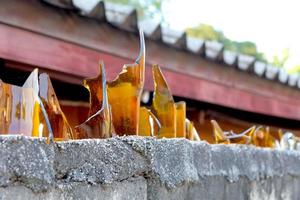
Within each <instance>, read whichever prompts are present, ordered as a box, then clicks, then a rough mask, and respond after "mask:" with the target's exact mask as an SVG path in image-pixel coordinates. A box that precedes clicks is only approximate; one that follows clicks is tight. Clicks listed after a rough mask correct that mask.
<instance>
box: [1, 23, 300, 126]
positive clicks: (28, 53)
mask: <svg viewBox="0 0 300 200" xmlns="http://www.w3.org/2000/svg"><path fill="white" fill-rule="evenodd" d="M137 53H138V52H137ZM0 57H1V58H3V59H6V60H10V61H14V62H20V63H24V64H27V65H29V66H37V67H41V68H44V69H48V70H50V71H55V72H60V73H62V74H64V75H65V76H66V77H67V76H73V77H77V78H78V79H80V78H83V77H89V76H95V75H96V74H97V70H98V66H97V63H98V61H99V60H103V61H104V62H105V64H106V68H107V76H108V79H109V80H111V79H112V78H114V77H115V75H116V74H117V73H118V72H119V71H120V70H121V68H122V65H123V64H125V63H132V62H133V60H131V59H127V58H123V57H119V56H116V55H112V54H110V53H105V52H101V51H96V50H93V49H90V48H87V47H82V46H80V45H76V44H73V43H70V42H65V41H62V40H59V39H55V38H51V37H48V36H44V35H41V34H38V33H34V32H30V31H27V30H23V29H20V28H16V27H12V26H9V25H5V24H0ZM150 70H151V68H150V67H149V66H147V68H146V83H145V88H146V89H148V90H152V88H153V83H152V75H151V71H150ZM163 72H164V75H165V76H166V79H167V81H168V83H169V85H170V88H171V90H172V92H173V94H174V95H176V96H181V97H186V98H190V99H195V100H199V101H204V102H209V103H213V104H218V105H223V106H226V107H230V108H235V109H240V110H245V111H250V112H256V113H261V114H266V115H271V116H277V117H283V118H288V119H296V120H300V101H299V100H298V99H293V98H290V100H289V101H287V100H286V99H285V100H284V101H282V100H280V99H276V98H270V97H267V96H264V95H259V94H255V93H253V92H249V91H247V90H242V89H239V88H235V87H228V86H227V85H224V84H219V83H216V82H215V81H209V80H207V79H202V78H197V77H195V76H190V75H187V74H184V73H178V72H174V71H170V70H166V69H164V70H163ZM0 73H1V72H0ZM52 78H55V77H52ZM66 80H67V79H66Z"/></svg>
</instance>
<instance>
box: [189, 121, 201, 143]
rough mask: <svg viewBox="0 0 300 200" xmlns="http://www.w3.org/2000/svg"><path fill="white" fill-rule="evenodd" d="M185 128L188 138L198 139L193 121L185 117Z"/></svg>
mask: <svg viewBox="0 0 300 200" xmlns="http://www.w3.org/2000/svg"><path fill="white" fill-rule="evenodd" d="M185 127H186V128H185V129H186V134H185V136H186V138H187V139H189V140H193V141H200V137H199V134H198V132H197V130H196V129H195V127H194V125H193V123H192V122H191V121H190V120H188V119H185Z"/></svg>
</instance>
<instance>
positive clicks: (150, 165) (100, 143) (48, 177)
mask: <svg viewBox="0 0 300 200" xmlns="http://www.w3.org/2000/svg"><path fill="white" fill-rule="evenodd" d="M299 169H300V153H299V152H296V151H281V150H272V149H268V148H256V147H252V146H246V145H209V144H207V143H205V142H193V141H188V140H186V139H160V140H157V139H154V138H146V137H137V136H128V137H116V138H110V139H105V140H100V139H94V140H91V139H88V140H77V141H68V142H59V143H54V144H49V145H48V144H46V141H45V140H44V139H33V138H28V137H23V136H0V187H6V186H12V185H24V186H26V187H28V188H30V189H31V190H33V191H36V192H38V191H47V190H49V189H50V188H52V187H54V186H56V185H57V184H58V183H68V182H73V183H76V182H81V183H82V182H83V183H89V184H110V183H113V182H116V181H117V182H120V181H123V180H127V179H130V178H132V177H136V176H143V177H148V178H155V179H157V180H160V182H161V184H163V185H165V186H166V187H167V188H175V187H178V186H180V185H182V184H184V183H199V182H201V179H202V178H205V177H207V176H223V177H226V178H227V180H228V181H230V182H235V181H237V180H238V178H239V177H240V176H242V177H246V178H248V179H249V180H259V179H264V178H268V177H275V176H279V177H280V176H285V175H291V176H300V170H299Z"/></svg>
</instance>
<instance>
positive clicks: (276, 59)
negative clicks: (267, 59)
mask: <svg viewBox="0 0 300 200" xmlns="http://www.w3.org/2000/svg"><path fill="white" fill-rule="evenodd" d="M289 57H290V50H289V49H288V48H285V49H283V50H282V52H281V56H280V55H279V54H278V53H277V54H275V55H274V56H273V60H272V64H273V65H274V66H277V67H284V65H285V63H286V61H287V60H288V59H289ZM296 68H297V66H296Z"/></svg>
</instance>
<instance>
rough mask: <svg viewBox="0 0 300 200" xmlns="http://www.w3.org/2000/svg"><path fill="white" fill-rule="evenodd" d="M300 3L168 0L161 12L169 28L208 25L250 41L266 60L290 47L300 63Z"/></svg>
mask: <svg viewBox="0 0 300 200" xmlns="http://www.w3.org/2000/svg"><path fill="white" fill-rule="evenodd" d="M299 5H300V2H299V1H296V0H273V1H266V0H265V1H263V0H223V1H222V0H171V1H170V3H165V4H164V5H163V12H164V16H165V19H166V21H167V22H169V25H170V27H171V28H174V29H180V30H182V29H185V28H186V27H188V26H196V25H198V24H199V23H205V24H210V25H212V26H214V27H215V28H217V29H218V30H221V31H223V33H224V34H225V35H226V36H227V37H228V38H230V39H232V40H237V41H244V40H248V41H253V42H255V43H256V44H257V46H258V49H259V51H262V52H264V53H265V54H266V56H267V58H268V59H271V58H272V56H273V55H274V54H275V53H277V52H279V53H281V51H282V49H284V48H289V49H290V54H291V55H290V59H289V62H288V63H287V66H290V65H296V64H300V26H299V25H298V24H299V22H298V21H299V19H300V12H299V10H300V9H299Z"/></svg>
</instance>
